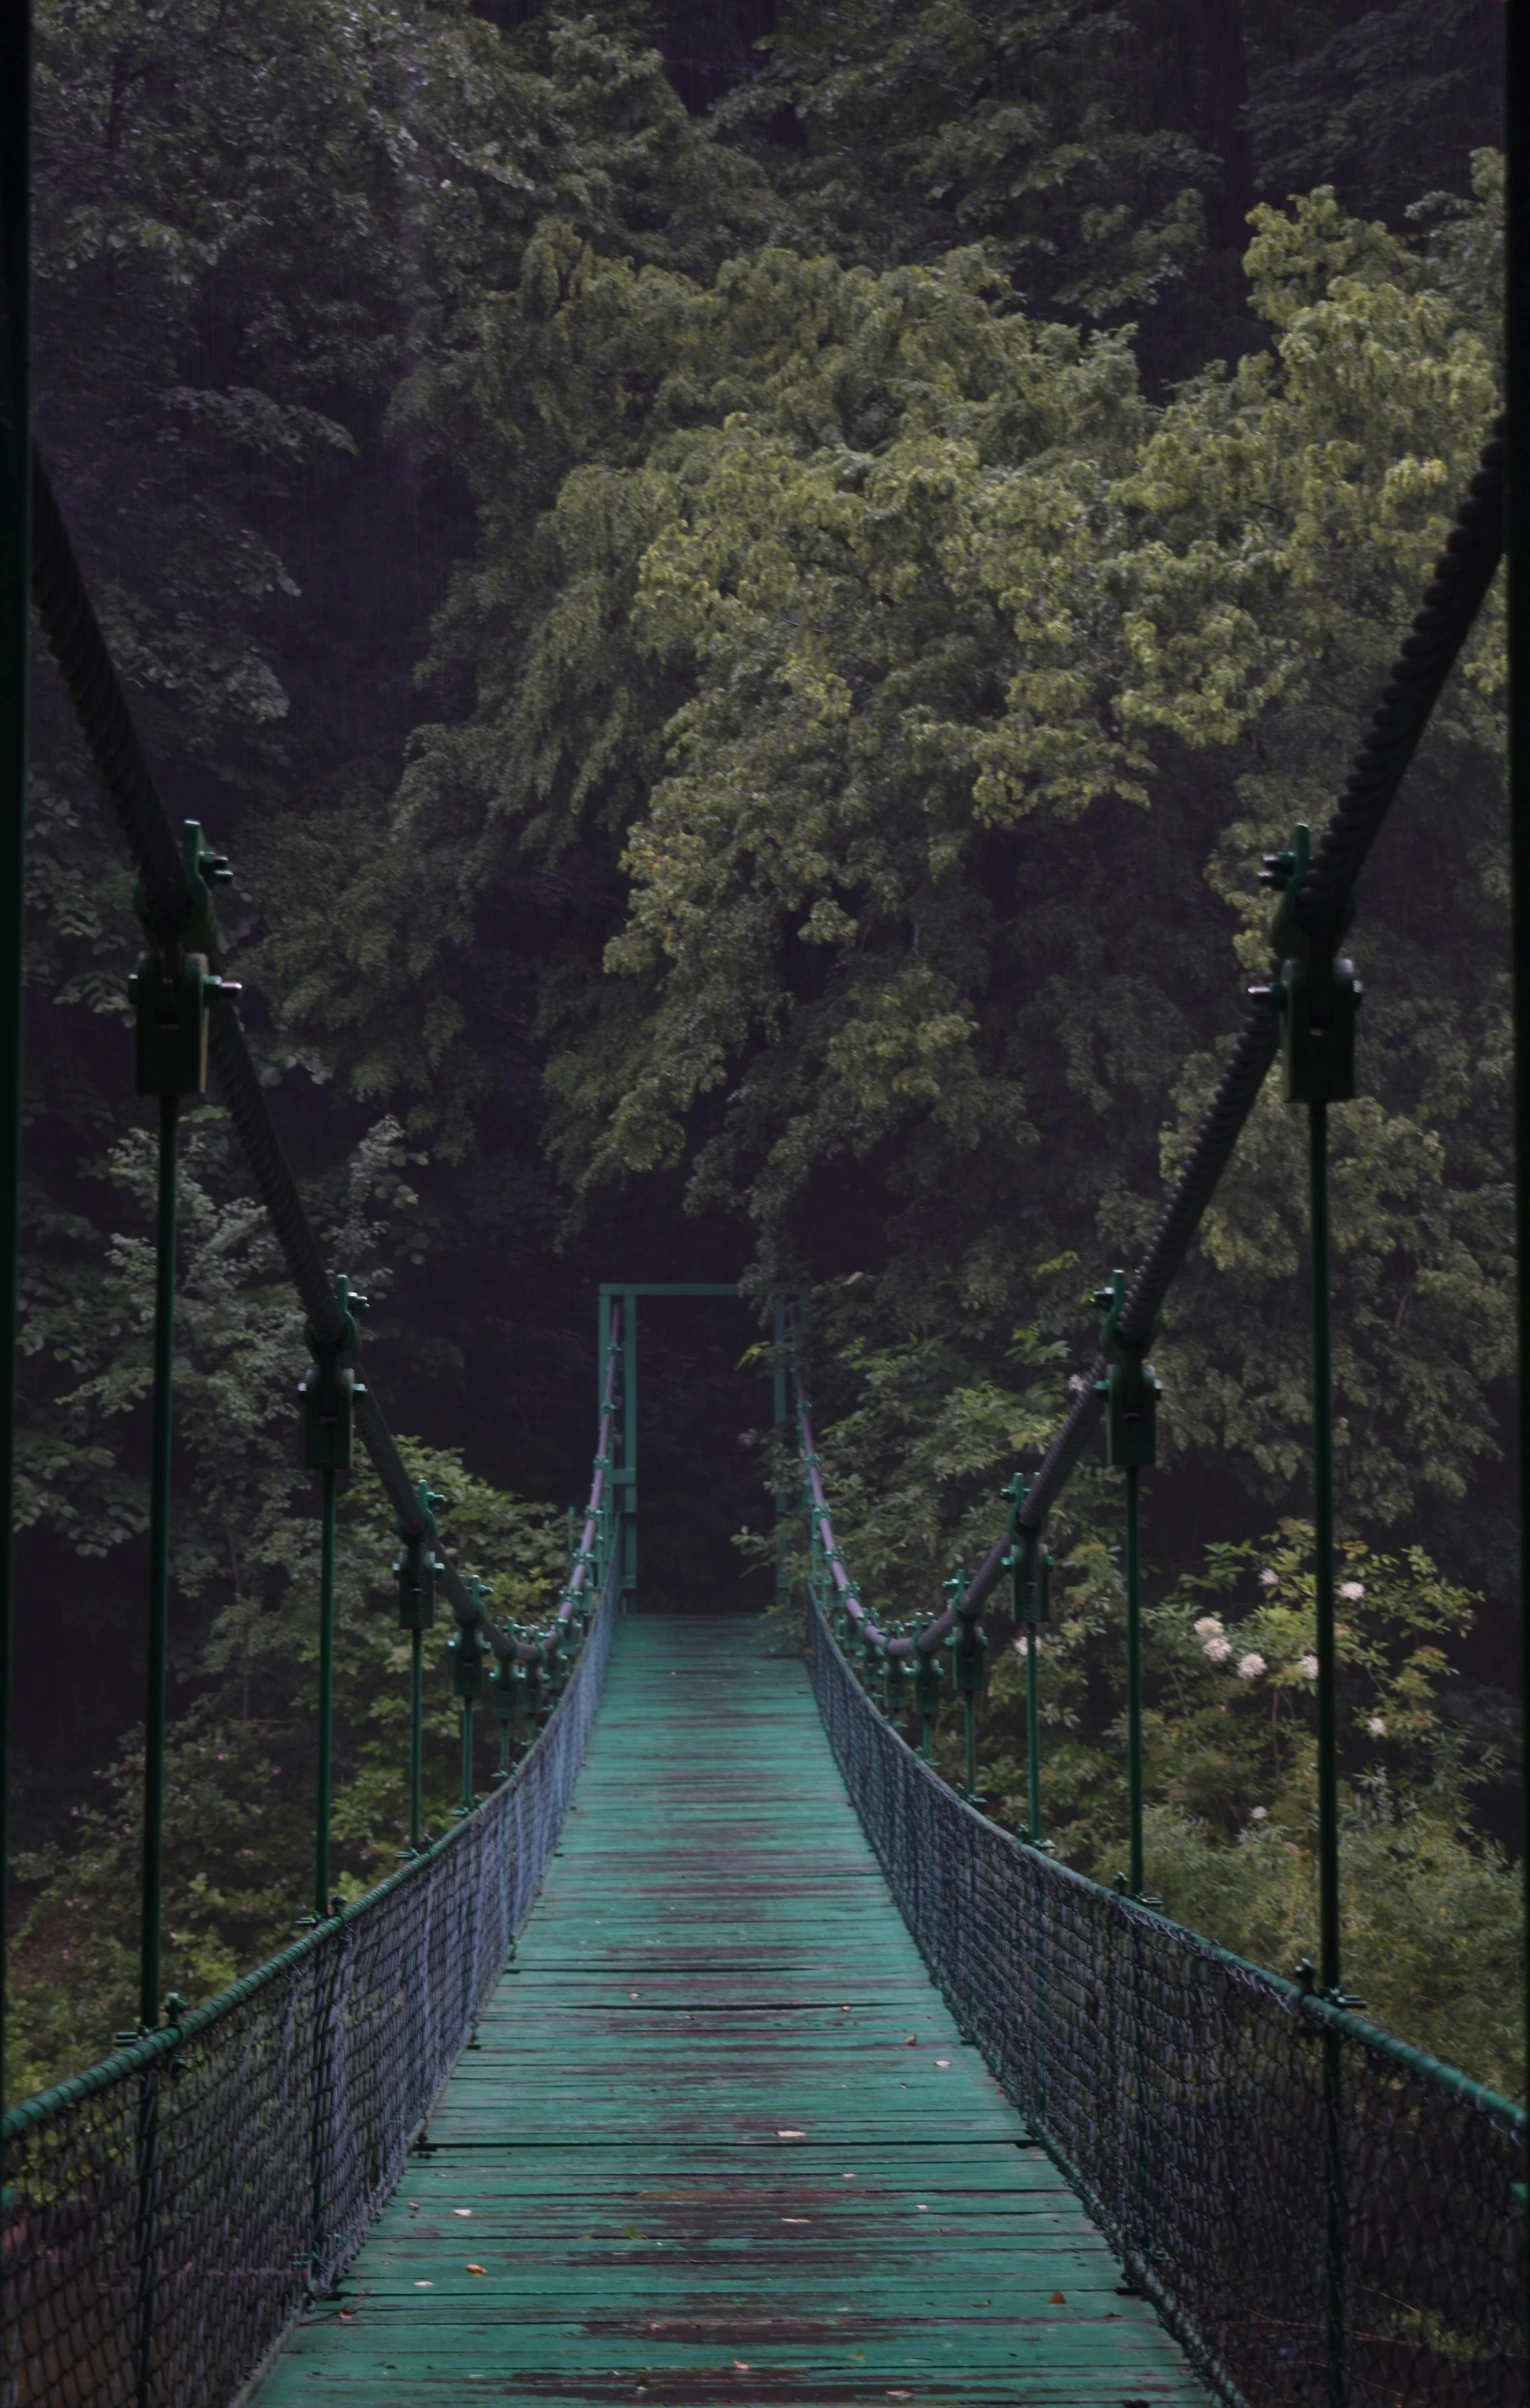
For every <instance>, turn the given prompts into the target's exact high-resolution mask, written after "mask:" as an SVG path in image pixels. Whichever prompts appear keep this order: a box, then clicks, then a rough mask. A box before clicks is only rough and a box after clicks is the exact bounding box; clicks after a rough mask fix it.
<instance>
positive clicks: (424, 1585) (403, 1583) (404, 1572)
mask: <svg viewBox="0 0 1530 2408" xmlns="http://www.w3.org/2000/svg"><path fill="white" fill-rule="evenodd" d="M415 1493H416V1495H417V1496H418V1498H419V1500H420V1510H421V1511H422V1513H423V1514H424V1516H425V1519H426V1521H427V1523H428V1524H429V1528H428V1529H426V1530H421V1531H413V1530H405V1529H404V1527H403V1525H402V1524H400V1525H399V1536H400V1538H401V1539H402V1540H403V1542H404V1544H403V1548H402V1550H401V1552H400V1553H399V1555H398V1556H397V1557H396V1558H395V1560H394V1565H393V1573H394V1578H395V1579H396V1580H397V1582H398V1626H399V1628H400V1630H422V1631H423V1630H429V1628H430V1626H431V1624H432V1623H433V1622H434V1620H435V1618H436V1573H437V1571H438V1570H439V1569H440V1567H439V1565H438V1563H437V1561H436V1550H435V1537H436V1523H435V1510H434V1509H435V1507H436V1506H437V1505H444V1504H445V1502H446V1499H445V1498H444V1497H438V1496H437V1495H436V1494H435V1491H434V1490H433V1489H432V1488H431V1486H430V1484H429V1482H428V1481H426V1480H422V1481H421V1482H420V1484H419V1487H418V1489H417V1490H416V1492H415Z"/></svg>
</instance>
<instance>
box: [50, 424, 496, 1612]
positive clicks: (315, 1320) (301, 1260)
mask: <svg viewBox="0 0 1530 2408" xmlns="http://www.w3.org/2000/svg"><path fill="white" fill-rule="evenodd" d="M32 514H33V515H32V599H33V601H34V603H35V604H36V606H37V613H38V616H39V618H40V619H41V621H42V625H43V632H44V634H45V635H46V636H47V639H48V645H49V649H50V650H51V652H52V654H53V657H54V660H55V662H56V663H57V666H58V671H59V675H60V677H61V679H62V681H63V685H64V690H65V692H66V693H67V694H68V696H69V700H70V703H71V705H72V707H73V710H74V715H75V718H76V720H77V721H78V722H79V727H80V732H81V734H82V735H83V736H84V738H85V742H86V745H87V747H88V749H89V752H90V756H91V759H92V760H93V762H94V763H95V766H96V771H97V774H98V775H99V777H100V779H101V782H102V784H103V785H104V787H105V789H106V792H107V796H108V798H109V800H110V802H111V805H112V808H113V810H114V812H115V814H116V817H117V823H118V825H119V827H120V828H121V830H122V833H123V836H124V838H125V840H126V842H127V848H128V851H129V853H130V855H131V857H132V860H133V865H134V867H135V869H136V870H137V872H138V876H139V880H140V882H141V886H142V898H141V908H142V916H143V919H144V923H145V926H146V928H147V929H148V930H149V932H150V934H151V936H152V937H153V939H154V940H155V942H156V943H158V944H160V945H164V946H171V945H174V944H175V943H176V942H178V940H179V939H180V938H181V937H182V936H183V935H184V934H185V933H186V931H187V930H188V929H189V928H190V927H191V925H192V922H193V920H194V919H195V917H196V898H195V896H194V894H193V891H192V883H191V880H190V879H189V878H188V876H187V874H186V867H185V863H184V861H183V859H182V856H181V851H180V847H179V846H178V844H177V843H176V839H175V834H174V831H173V828H172V826H171V821H170V814H169V812H168V810H167V809H166V807H165V803H164V799H163V797H162V796H161V794H160V791H159V788H158V785H157V784H156V782H155V778H154V772H153V770H152V769H151V768H150V766H149V760H148V756H147V754H146V753H145V751H144V748H143V744H142V741H141V739H140V737H139V734H138V728H137V725H136V722H135V721H134V718H133V713H132V709H131V706H130V705H129V703H128V699H127V696H126V694H125V693H124V691H123V688H122V681H121V679H120V678H119V676H118V674H117V669H116V665H115V663H114V662H113V660H112V656H111V652H110V650H109V648H108V645H107V642H106V638H105V635H104V634H103V632H102V629H101V623H100V621H99V619H98V618H97V616H96V611H95V606H94V604H93V603H92V601H91V598H90V593H89V589H88V588H87V586H86V583H85V579H84V575H83V573H82V571H81V569H80V564H79V560H78V558H77V556H76V554H75V549H74V545H73V543H72V542H71V540H70V536H69V530H68V527H67V526H66V525H65V522H64V515H63V512H62V510H61V509H60V508H59V504H58V498H57V496H56V494H55V493H54V490H53V483H52V479H51V478H50V477H49V475H48V471H47V467H46V464H45V462H44V460H43V457H42V453H41V451H40V450H39V449H38V447H37V445H36V444H35V443H34V444H33V447H32ZM207 1048H208V1054H209V1056H210V1058H211V1060H212V1064H213V1067H214V1069H215V1070H216V1072H217V1075H218V1085H219V1087H220V1089H221V1091H222V1095H223V1100H224V1103H225V1105H226V1107H227V1110H228V1116H229V1119H230V1121H231V1122H232V1124H233V1127H234V1130H235V1133H236V1135H237V1137H238V1139H239V1144H240V1148H241V1151H242V1152H243V1155H244V1159H245V1163H246V1166H247V1168H248V1170H249V1174H250V1179H251V1182H252V1184H253V1186H254V1188H255V1192H256V1194H257V1195H258V1196H259V1198H260V1201H261V1203H262V1204H263V1205H264V1207H265V1210H266V1212H267V1214H268V1216H269V1218H270V1222H271V1226H272V1229H273V1230H274V1232H275V1234H276V1240H277V1243H278V1245H279V1246H280V1247H281V1250H282V1256H283V1259H284V1261H285V1263H286V1266H287V1274H288V1277H289V1278H290V1279H291V1281H292V1285H293V1287H294V1288H295V1290H296V1291H297V1295H298V1300H299V1302H300V1303H301V1304H302V1307H303V1310H304V1312H305V1313H306V1314H307V1317H308V1325H309V1328H310V1329H311V1330H312V1332H313V1335H314V1337H315V1338H316V1339H317V1341H318V1342H319V1344H320V1345H321V1346H337V1345H340V1344H342V1343H344V1341H345V1339H346V1336H347V1330H346V1323H345V1316H344V1314H343V1312H342V1310H341V1308H340V1305H339V1304H338V1302H337V1301H336V1297H335V1292H334V1285H333V1282H332V1280H331V1278H330V1276H329V1274H328V1272H327V1271H326V1270H325V1267H324V1257H323V1254H322V1252H321V1251H320V1247H319V1241H318V1237H317V1234H316V1233H315V1230H314V1227H313V1224H312V1222H311V1221H310V1220H309V1218H308V1213H307V1211H306V1209H305V1207H304V1204H303V1199H302V1196H301V1195H300V1193H299V1191H298V1184H297V1181H296V1179H295V1178H294V1177H293V1174H292V1166H291V1164H290V1163H289V1162H288V1160H287V1156H286V1152H285V1149H284V1148H283V1145H282V1141H281V1138H280V1137H279V1136H278V1134H277V1129H276V1123H275V1121H274V1120H273V1119H272V1117H271V1107H270V1105H269V1103H268V1102H267V1100H266V1092H265V1089H264V1088H263V1087H262V1085H261V1083H260V1077H259V1074H258V1072H257V1071H256V1068H255V1064H254V1062H253V1060H252V1059H251V1055H250V1049H249V1044H248V1041H247V1039H246V1037H245V1033H244V1030H243V1028H242V1027H241V1025H240V1022H239V1018H238V1015H237V1013H236V1012H235V1010H234V1008H233V1005H232V1003H231V1002H229V1001H227V1000H224V1001H222V1002H217V1003H214V1005H213V1006H212V1008H211V1010H210V1012H209V1016H208V1036H207ZM356 1426H357V1428H358V1429H359V1431H360V1433H361V1440H362V1444H363V1445H364V1446H365V1448H366V1450H367V1453H368V1455H369V1456H370V1457H371V1460H372V1465H373V1468H374V1470H375V1471H376V1473H377V1476H378V1479H379V1480H380V1481H381V1483H382V1487H383V1491H384V1494H385V1495H386V1496H387V1498H388V1501H389V1503H390V1504H391V1505H392V1507H393V1510H394V1512H395V1513H396V1515H397V1516H398V1522H399V1527H400V1530H401V1531H402V1533H403V1535H404V1536H405V1537H407V1538H425V1537H427V1536H430V1535H431V1534H432V1532H433V1524H432V1522H431V1518H430V1515H429V1513H428V1511H427V1510H426V1508H425V1507H424V1506H423V1505H422V1503H421V1501H420V1497H419V1494H418V1490H417V1487H416V1484H415V1483H414V1482H413V1481H412V1480H411V1479H410V1477H409V1473H408V1471H407V1469H406V1467H405V1464H404V1459H403V1457H402V1456H401V1454H400V1453H399V1450H398V1443H397V1441H396V1440H395V1438H394V1436H393V1433H392V1431H391V1430H390V1429H389V1427H388V1423H387V1419H386V1417H385V1415H384V1413H383V1409H382V1406H381V1405H380V1404H379V1402H378V1400H377V1397H376V1395H375V1394H374V1392H373V1390H372V1388H371V1386H370V1384H369V1385H368V1386H367V1387H366V1388H365V1390H364V1391H362V1392H361V1393H360V1394H358V1396H357V1399H356ZM439 1573H440V1579H441V1584H442V1587H443V1589H444V1591H445V1593H446V1596H447V1598H448V1599H449V1600H450V1603H451V1608H452V1612H453V1614H454V1615H455V1617H456V1620H457V1622H458V1624H459V1625H460V1626H461V1627H462V1628H463V1629H464V1630H473V1629H476V1630H477V1631H478V1632H479V1633H480V1635H481V1636H482V1637H483V1639H484V1640H485V1641H486V1642H487V1644H488V1645H489V1646H490V1648H492V1650H493V1652H494V1654H495V1655H496V1656H497V1657H499V1658H500V1659H501V1660H504V1659H505V1658H507V1657H509V1656H511V1655H519V1656H522V1657H537V1656H540V1654H541V1653H542V1649H541V1647H540V1645H539V1644H538V1643H536V1642H529V1643H528V1642H522V1643H520V1644H517V1642H516V1641H514V1640H513V1639H512V1638H511V1637H510V1636H509V1634H508V1633H507V1632H506V1631H504V1630H502V1629H501V1628H500V1626H499V1624H498V1623H496V1622H495V1621H493V1620H492V1619H491V1617H490V1616H489V1615H488V1614H487V1613H485V1611H484V1609H483V1606H482V1605H481V1603H480V1602H479V1601H478V1599H477V1598H476V1597H475V1596H474V1595H473V1593H472V1591H471V1590H470V1589H469V1588H468V1585H467V1583H466V1582H465V1581H464V1580H463V1578H462V1575H461V1574H460V1573H459V1572H458V1571H457V1569H456V1567H455V1566H454V1565H453V1564H451V1563H450V1562H448V1561H447V1560H446V1559H445V1558H444V1557H442V1558H440V1559H439Z"/></svg>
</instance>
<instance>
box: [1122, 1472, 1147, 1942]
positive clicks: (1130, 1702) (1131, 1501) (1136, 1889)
mask: <svg viewBox="0 0 1530 2408" xmlns="http://www.w3.org/2000/svg"><path fill="white" fill-rule="evenodd" d="M1139 1480H1140V1472H1139V1467H1138V1466H1137V1465H1136V1464H1135V1463H1129V1464H1128V1465H1127V1466H1126V1847H1127V1876H1126V1880H1127V1889H1128V1891H1129V1892H1130V1894H1131V1896H1132V1897H1133V1898H1140V1897H1141V1896H1142V1890H1143V1880H1142V1494H1141V1489H1140V1486H1139Z"/></svg>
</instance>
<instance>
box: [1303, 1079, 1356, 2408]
mask: <svg viewBox="0 0 1530 2408" xmlns="http://www.w3.org/2000/svg"><path fill="white" fill-rule="evenodd" d="M1307 1114H1308V1120H1307V1139H1308V1168H1309V1183H1310V1190H1311V1194H1310V1216H1311V1225H1312V1522H1313V1545H1314V1563H1313V1574H1314V1588H1315V1591H1316V1597H1317V1660H1318V1677H1317V1691H1318V1696H1317V1722H1318V1957H1319V1966H1318V1979H1319V1985H1320V1987H1321V1989H1322V1990H1323V1991H1324V1992H1325V1994H1326V1995H1328V1996H1330V1997H1338V1996H1339V1995H1340V1994H1341V1992H1340V1980H1341V1973H1342V1965H1341V1961H1340V1945H1339V1705H1338V1654H1337V1638H1336V1633H1335V1629H1334V1583H1333V1543H1334V1542H1333V1327H1332V1306H1331V1299H1330V1285H1329V1283H1330V1278H1331V1271H1330V1238H1329V1223H1328V1106H1327V1105H1326V1104H1323V1103H1314V1104H1309V1105H1308V1107H1307ZM1342 2081H1343V2065H1342V2062H1341V2054H1340V2041H1339V2036H1338V2034H1337V2033H1336V2032H1332V2031H1325V2032H1324V2034H1323V2197H1324V2248H1323V2258H1324V2277H1325V2280H1324V2320H1325V2323H1326V2326H1327V2343H1328V2401H1329V2408H1345V2402H1346V2400H1347V2398H1348V2376H1347V2370H1346V2364H1345V2361H1346V2356H1347V2349H1346V2333H1345V2325H1346V2302H1345V2263H1344V2237H1345V2236H1344V2220H1345V2195H1344V2111H1343V2095H1342Z"/></svg>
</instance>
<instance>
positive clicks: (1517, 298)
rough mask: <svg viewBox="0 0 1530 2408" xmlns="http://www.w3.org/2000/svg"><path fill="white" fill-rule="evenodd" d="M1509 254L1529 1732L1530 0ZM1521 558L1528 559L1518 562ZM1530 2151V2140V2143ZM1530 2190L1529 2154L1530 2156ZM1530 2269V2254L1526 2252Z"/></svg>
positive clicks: (1508, 38) (1529, 1832)
mask: <svg viewBox="0 0 1530 2408" xmlns="http://www.w3.org/2000/svg"><path fill="white" fill-rule="evenodd" d="M1504 39H1505V59H1504V69H1505V73H1504V101H1505V121H1504V149H1505V152H1506V154H1507V161H1508V216H1507V233H1508V258H1507V263H1506V264H1507V276H1506V290H1505V296H1504V302H1505V307H1504V329H1505V337H1506V342H1505V350H1506V354H1507V359H1506V365H1507V370H1508V401H1509V461H1508V467H1509V495H1508V523H1507V527H1506V530H1505V536H1506V544H1505V548H1506V550H1507V553H1508V574H1509V827H1510V867H1511V878H1512V897H1513V962H1514V1156H1515V1197H1516V1207H1515V1209H1516V1216H1517V1217H1516V1238H1517V1252H1518V1263H1519V1299H1518V1336H1519V1546H1520V1572H1519V1583H1520V1639H1519V1644H1520V1682H1521V1688H1520V1703H1521V1723H1520V1728H1521V1730H1522V1731H1526V1732H1530V566H1527V565H1526V564H1530V449H1527V447H1530V434H1527V432H1526V430H1527V429H1530V122H1527V113H1526V110H1525V106H1524V95H1525V92H1526V90H1527V88H1530V0H1508V6H1507V7H1506V8H1505V10H1504ZM1516 563H1518V564H1519V566H1518V569H1516ZM1520 1794H1521V1798H1522V1801H1523V1816H1524V1822H1523V1829H1522V1834H1521V1845H1520V1863H1521V1867H1522V1877H1523V1881H1524V1913H1525V1962H1524V1985H1525V1986H1524V2008H1525V2029H1526V2030H1527V2031H1530V1779H1522V1780H1521V1783H1520ZM1527 2150H1530V2143H1527ZM1524 2171H1525V2179H1526V2190H1527V2196H1530V2153H1527V2157H1526V2163H1525V2169H1524ZM1525 2264H1526V2269H1527V2273H1530V2251H1527V2253H1526V2257H1525Z"/></svg>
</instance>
